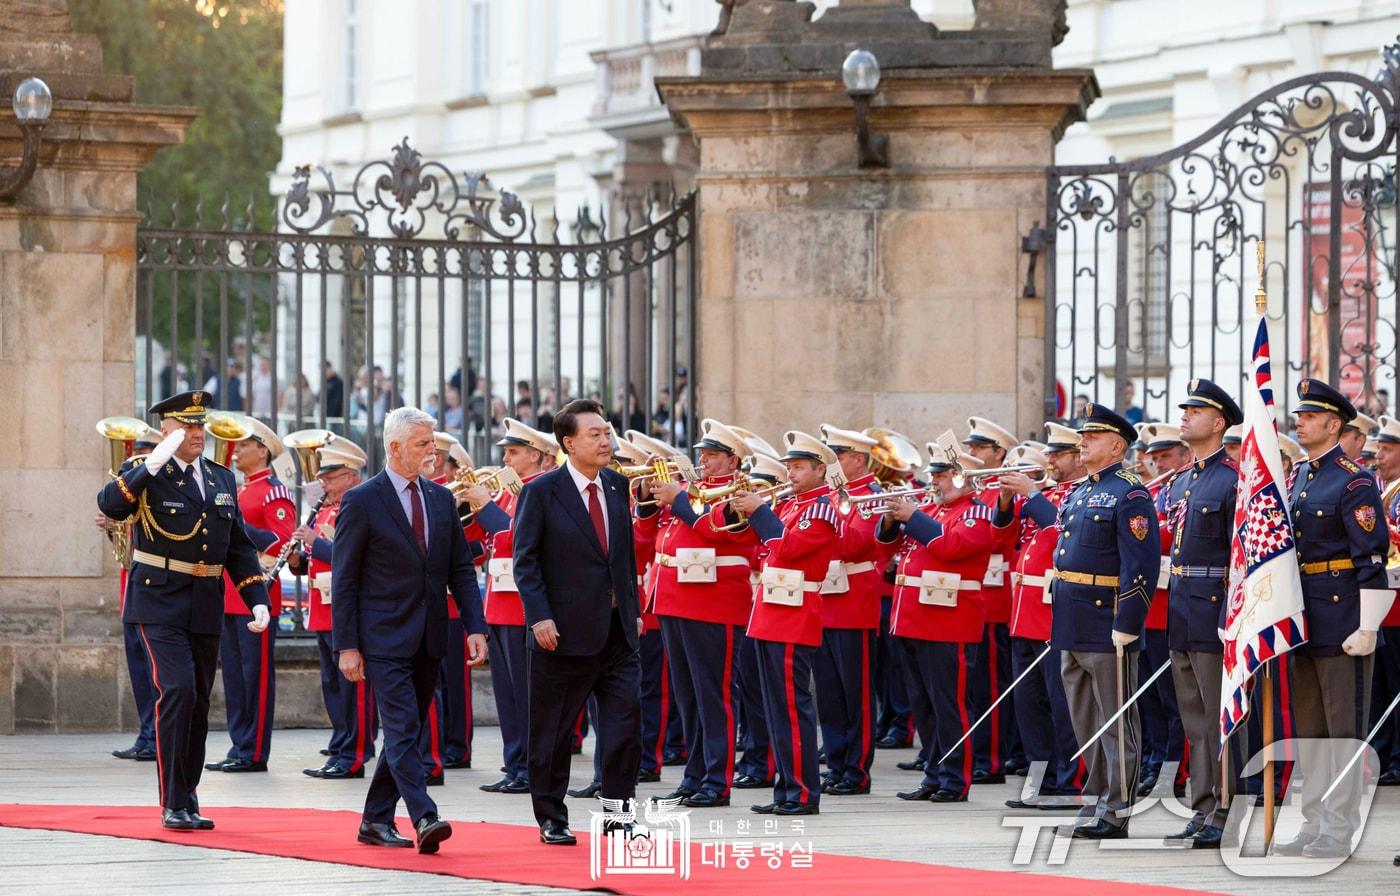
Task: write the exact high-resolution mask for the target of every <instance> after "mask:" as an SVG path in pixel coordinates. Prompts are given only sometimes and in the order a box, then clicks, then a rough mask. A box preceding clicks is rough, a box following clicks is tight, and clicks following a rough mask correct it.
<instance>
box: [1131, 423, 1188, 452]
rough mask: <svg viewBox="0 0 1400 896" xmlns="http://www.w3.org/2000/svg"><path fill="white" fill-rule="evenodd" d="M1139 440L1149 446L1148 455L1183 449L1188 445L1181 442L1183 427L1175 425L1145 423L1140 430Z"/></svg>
mask: <svg viewBox="0 0 1400 896" xmlns="http://www.w3.org/2000/svg"><path fill="white" fill-rule="evenodd" d="M1138 438H1140V439H1142V443H1143V444H1144V445H1146V446H1147V448H1146V451H1147V453H1148V454H1151V453H1152V452H1154V451H1167V450H1169V449H1171V448H1181V447H1183V446H1184V445H1185V444H1186V443H1185V442H1183V441H1181V427H1180V426H1177V425H1175V424H1173V423H1144V424H1143V425H1142V428H1141V429H1139V430H1138Z"/></svg>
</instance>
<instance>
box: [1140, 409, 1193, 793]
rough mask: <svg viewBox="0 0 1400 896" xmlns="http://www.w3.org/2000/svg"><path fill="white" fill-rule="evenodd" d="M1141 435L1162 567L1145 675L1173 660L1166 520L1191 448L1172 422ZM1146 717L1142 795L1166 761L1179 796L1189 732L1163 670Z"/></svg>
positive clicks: (1148, 697) (1150, 614)
mask: <svg viewBox="0 0 1400 896" xmlns="http://www.w3.org/2000/svg"><path fill="white" fill-rule="evenodd" d="M1137 431H1138V436H1139V438H1141V439H1142V440H1143V447H1142V454H1143V458H1144V459H1145V460H1146V462H1147V467H1148V469H1149V470H1150V471H1151V474H1152V475H1151V481H1149V482H1148V483H1147V491H1148V493H1150V494H1151V495H1152V503H1153V505H1154V506H1155V507H1156V508H1157V525H1158V531H1159V533H1160V536H1161V541H1162V557H1161V564H1162V565H1161V567H1160V569H1159V570H1158V573H1157V589H1156V590H1155V591H1154V592H1153V594H1152V606H1151V607H1150V608H1148V611H1147V623H1146V625H1145V626H1144V628H1143V633H1142V650H1141V651H1139V653H1138V660H1139V662H1138V676H1139V680H1146V678H1147V677H1148V676H1150V675H1151V674H1152V673H1153V672H1155V671H1156V670H1158V669H1160V668H1161V667H1162V664H1163V663H1165V662H1167V660H1168V659H1169V655H1168V649H1167V606H1168V604H1169V603H1170V601H1171V595H1170V594H1169V593H1168V585H1169V584H1170V583H1171V534H1170V532H1169V531H1168V530H1167V527H1166V525H1165V523H1166V518H1167V496H1168V494H1170V492H1171V487H1172V483H1174V482H1175V481H1176V479H1177V477H1178V476H1179V475H1180V474H1181V473H1182V472H1184V471H1185V469H1186V468H1187V467H1188V466H1189V465H1190V463H1191V452H1190V450H1189V449H1188V448H1187V447H1186V444H1185V443H1184V442H1182V441H1181V431H1180V429H1179V428H1178V427H1176V426H1173V425H1172V424H1170V423H1142V424H1139V425H1138V427H1137ZM1138 701H1139V703H1138V710H1139V715H1140V716H1141V718H1142V778H1141V780H1140V782H1139V784H1138V796H1147V795H1148V794H1150V793H1152V790H1153V788H1155V787H1156V786H1157V778H1158V776H1159V775H1160V774H1161V771H1162V765H1163V763H1167V764H1168V765H1170V766H1174V767H1175V768H1176V777H1175V780H1174V781H1173V792H1174V793H1177V794H1178V795H1179V794H1180V793H1181V790H1180V789H1178V788H1182V789H1184V788H1185V786H1186V768H1185V767H1184V766H1183V764H1182V758H1183V756H1184V755H1185V748H1186V734H1185V732H1184V731H1183V729H1182V725H1181V711H1180V710H1179V708H1178V707H1177V705H1176V688H1174V687H1173V686H1172V680H1171V676H1169V675H1159V676H1158V677H1157V680H1156V681H1155V682H1153V684H1152V687H1150V688H1148V689H1147V690H1146V691H1145V692H1144V693H1143V695H1142V696H1141V697H1140V698H1138Z"/></svg>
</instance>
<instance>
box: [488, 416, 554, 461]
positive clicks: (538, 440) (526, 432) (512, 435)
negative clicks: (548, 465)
mask: <svg viewBox="0 0 1400 896" xmlns="http://www.w3.org/2000/svg"><path fill="white" fill-rule="evenodd" d="M501 425H502V428H503V430H504V432H503V434H502V436H501V439H500V441H498V442H496V444H497V445H501V446H505V445H523V446H525V447H526V448H533V449H535V450H536V451H543V452H544V453H545V454H553V453H554V452H556V451H558V450H559V444H558V443H557V442H555V441H554V436H551V435H547V434H545V433H542V432H540V431H539V430H538V429H535V428H533V427H530V426H526V425H525V424H524V423H521V422H520V421H519V420H517V419H515V418H514V417H507V418H505V420H503V421H501Z"/></svg>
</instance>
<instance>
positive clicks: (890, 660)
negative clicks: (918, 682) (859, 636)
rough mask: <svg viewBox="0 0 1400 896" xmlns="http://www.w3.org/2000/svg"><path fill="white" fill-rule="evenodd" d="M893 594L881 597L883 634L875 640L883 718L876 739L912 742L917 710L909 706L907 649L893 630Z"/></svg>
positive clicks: (880, 719) (876, 683)
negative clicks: (891, 617)
mask: <svg viewBox="0 0 1400 896" xmlns="http://www.w3.org/2000/svg"><path fill="white" fill-rule="evenodd" d="M893 603H894V601H893V599H892V598H890V597H882V598H880V635H879V638H877V639H876V641H875V687H876V690H877V693H879V695H880V698H879V699H880V718H879V720H877V721H876V723H875V734H876V739H877V740H883V739H885V738H887V737H888V738H892V739H893V740H895V741H897V742H899V743H902V744H909V743H913V741H914V714H913V712H911V711H910V709H909V683H908V679H909V673H908V672H907V671H906V670H905V668H904V649H903V648H902V647H900V646H899V643H898V640H897V639H896V638H895V636H894V635H892V634H890V607H891V605H892V604H893Z"/></svg>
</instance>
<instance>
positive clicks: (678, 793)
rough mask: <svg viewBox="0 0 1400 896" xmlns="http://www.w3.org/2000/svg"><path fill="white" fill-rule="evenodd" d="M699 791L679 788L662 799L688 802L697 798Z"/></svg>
mask: <svg viewBox="0 0 1400 896" xmlns="http://www.w3.org/2000/svg"><path fill="white" fill-rule="evenodd" d="M697 792H698V791H694V790H686V789H685V788H684V787H677V788H676V789H675V790H673V791H671V792H670V793H668V794H666V795H665V796H663V797H661V799H663V800H687V799H690V798H691V797H693V796H695V794H696V793H697Z"/></svg>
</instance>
